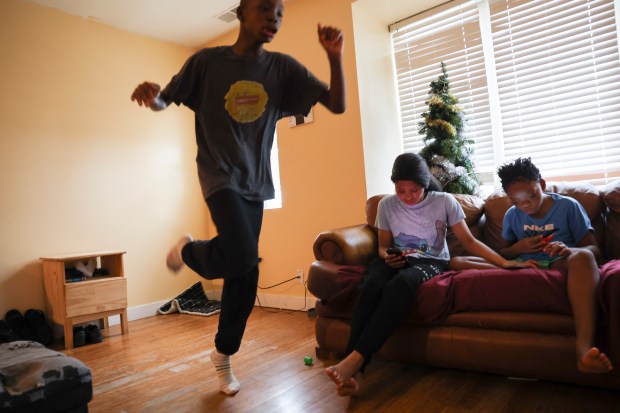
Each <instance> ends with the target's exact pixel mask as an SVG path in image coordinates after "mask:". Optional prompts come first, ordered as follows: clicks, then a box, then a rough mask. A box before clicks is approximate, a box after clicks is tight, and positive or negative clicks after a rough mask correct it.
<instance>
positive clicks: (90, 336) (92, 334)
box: [84, 324, 103, 344]
mask: <svg viewBox="0 0 620 413" xmlns="http://www.w3.org/2000/svg"><path fill="white" fill-rule="evenodd" d="M84 331H85V332H86V342H87V343H88V344H94V343H101V342H102V341H103V334H101V330H100V329H99V326H97V325H95V324H89V325H87V326H86V327H85V328H84Z"/></svg>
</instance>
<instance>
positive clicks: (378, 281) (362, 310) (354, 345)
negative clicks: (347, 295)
mask: <svg viewBox="0 0 620 413" xmlns="http://www.w3.org/2000/svg"><path fill="white" fill-rule="evenodd" d="M447 269H448V263H447V262H443V261H438V260H420V261H416V262H415V263H413V264H412V265H409V266H407V267H405V268H399V269H394V268H391V267H390V266H388V265H387V264H386V263H385V261H384V260H383V259H381V258H377V259H376V260H374V261H373V262H371V263H370V265H369V266H368V269H367V270H366V272H365V273H364V279H363V280H362V283H361V286H360V291H359V296H358V298H357V303H356V306H355V311H354V313H353V319H352V321H351V334H350V336H349V344H348V346H347V352H348V353H351V352H352V351H354V350H355V351H357V352H358V353H360V354H361V355H362V356H363V357H364V365H363V366H362V368H361V369H360V371H364V369H365V368H366V366H367V365H368V363H369V362H370V359H371V357H372V355H373V354H375V353H376V352H377V351H379V350H380V349H381V346H383V344H384V343H385V342H386V341H387V339H388V338H389V337H390V335H391V334H392V332H394V330H395V329H396V327H397V326H398V325H399V324H400V323H401V322H402V320H403V319H404V318H405V316H406V315H407V313H408V312H409V311H410V309H411V304H412V302H413V299H414V297H415V294H416V292H417V291H418V288H419V287H420V285H422V283H423V282H425V281H428V280H430V279H431V278H433V277H434V276H436V275H437V274H439V273H441V272H443V271H446V270H447Z"/></svg>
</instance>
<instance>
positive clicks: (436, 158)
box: [418, 62, 481, 195]
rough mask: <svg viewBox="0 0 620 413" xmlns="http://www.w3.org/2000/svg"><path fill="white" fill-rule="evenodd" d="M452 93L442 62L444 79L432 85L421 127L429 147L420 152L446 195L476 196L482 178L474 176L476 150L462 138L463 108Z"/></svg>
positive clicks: (421, 132) (470, 142) (442, 76)
mask: <svg viewBox="0 0 620 413" xmlns="http://www.w3.org/2000/svg"><path fill="white" fill-rule="evenodd" d="M458 103H459V101H458V99H457V98H456V96H454V95H453V94H452V93H450V82H449V80H448V72H447V71H446V65H445V64H444V63H443V62H441V75H440V76H439V78H438V79H437V80H434V81H432V82H431V90H430V92H429V99H428V100H427V101H426V104H427V105H428V112H424V113H423V114H422V117H423V118H424V121H422V122H420V123H419V126H420V128H419V129H418V131H419V133H420V134H421V135H425V137H424V143H425V144H426V146H425V147H424V148H423V149H422V150H421V151H420V156H422V157H423V158H424V159H425V160H426V162H427V164H428V166H429V168H430V170H431V172H432V174H433V176H435V178H437V179H438V180H439V182H440V183H441V185H442V186H443V189H444V191H446V192H450V193H453V194H470V195H472V194H477V193H478V190H479V188H480V184H481V181H480V178H478V176H477V175H476V173H475V172H474V165H473V162H472V160H471V158H470V156H471V154H472V153H473V149H471V148H470V147H468V146H467V145H471V144H473V141H472V140H471V139H467V138H465V137H464V136H463V124H464V123H465V119H464V116H463V108H462V107H461V106H459V104H458Z"/></svg>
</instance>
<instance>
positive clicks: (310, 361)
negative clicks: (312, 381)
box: [304, 357, 314, 366]
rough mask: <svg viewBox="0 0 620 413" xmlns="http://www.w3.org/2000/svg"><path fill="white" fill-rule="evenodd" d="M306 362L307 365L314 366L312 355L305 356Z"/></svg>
mask: <svg viewBox="0 0 620 413" xmlns="http://www.w3.org/2000/svg"><path fill="white" fill-rule="evenodd" d="M304 364H305V365H306V366H312V364H314V360H312V357H304Z"/></svg>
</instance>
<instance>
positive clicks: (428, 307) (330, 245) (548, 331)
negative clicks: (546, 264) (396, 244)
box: [308, 181, 620, 389]
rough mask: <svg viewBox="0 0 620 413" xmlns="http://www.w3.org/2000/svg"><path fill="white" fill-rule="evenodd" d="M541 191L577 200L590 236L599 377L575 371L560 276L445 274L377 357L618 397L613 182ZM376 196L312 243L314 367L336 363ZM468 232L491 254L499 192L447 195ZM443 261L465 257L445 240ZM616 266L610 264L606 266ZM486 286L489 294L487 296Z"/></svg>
mask: <svg viewBox="0 0 620 413" xmlns="http://www.w3.org/2000/svg"><path fill="white" fill-rule="evenodd" d="M547 190H548V191H552V192H557V193H560V194H563V195H567V196H570V197H573V198H575V199H577V200H578V201H579V202H580V203H581V205H583V207H584V208H585V210H586V212H587V214H588V216H589V217H590V220H591V221H592V224H593V226H594V228H595V235H596V237H597V240H598V242H599V244H600V247H601V252H602V254H603V259H604V261H603V262H601V270H602V281H601V284H600V288H599V290H600V291H599V296H598V299H599V320H598V322H597V331H598V333H597V340H596V344H597V346H599V347H601V349H602V350H604V351H605V352H606V353H607V354H608V355H609V356H610V358H611V359H612V362H613V363H614V366H615V370H614V371H613V372H611V373H609V374H604V375H592V374H583V373H581V372H579V371H578V370H577V368H576V356H575V332H574V324H573V318H572V315H571V312H570V305H569V304H568V299H567V297H566V294H565V282H566V274H563V273H561V272H559V271H551V270H548V271H543V270H531V269H527V270H503V269H501V270H500V269H498V270H486V271H477V270H466V271H449V272H447V273H443V274H440V275H439V276H437V277H435V279H433V280H431V281H429V282H427V283H425V284H423V285H422V287H421V288H420V290H419V294H418V299H417V301H416V302H415V303H414V305H413V306H412V310H411V312H410V314H409V315H408V317H407V318H406V319H405V321H404V322H403V323H402V325H401V326H400V327H399V328H398V329H397V330H396V331H395V332H394V334H393V335H392V336H391V338H390V339H389V340H388V341H387V342H386V344H385V345H384V346H383V348H382V349H381V351H380V352H379V354H378V355H377V356H378V357H381V358H384V359H387V360H392V361H398V362H411V363H419V364H426V365H432V366H437V367H445V368H457V369H465V370H472V371H478V372H486V373H496V374H500V375H504V376H509V377H520V378H534V379H541V380H551V381H559V382H567V383H576V384H584V385H590V386H598V387H605V388H612V389H620V181H616V182H613V183H611V184H609V185H607V186H606V187H605V188H604V189H602V190H599V189H597V188H596V187H594V186H592V185H587V184H571V183H549V184H548V186H547ZM381 198H382V196H375V197H372V198H370V199H369V200H368V202H367V204H366V215H367V223H366V224H360V225H356V226H351V227H346V228H338V229H334V230H332V231H327V232H323V233H321V234H319V236H318V237H317V239H316V240H315V242H314V246H313V249H314V255H315V257H316V259H317V261H316V262H314V263H313V264H312V265H311V267H310V270H309V272H308V289H309V290H310V292H311V293H312V294H313V295H314V296H316V297H317V298H318V300H317V303H316V312H317V320H316V339H317V344H318V346H317V349H316V350H317V356H318V357H319V358H328V357H329V358H331V357H336V358H338V357H342V356H344V353H345V351H346V344H347V339H348V335H349V329H350V319H351V314H352V310H353V306H354V303H355V299H356V294H357V286H358V284H359V282H360V280H361V277H362V273H363V270H364V268H365V266H366V265H367V264H368V263H369V262H370V261H371V260H372V259H374V258H375V257H376V256H377V237H376V233H375V230H374V222H375V217H376V208H377V203H378V201H379V200H380V199H381ZM456 198H457V200H458V201H459V203H460V204H461V205H462V206H463V209H464V211H465V214H466V218H465V219H466V222H467V224H468V226H469V228H470V230H471V232H472V233H473V234H474V236H476V237H477V238H478V239H480V240H481V241H483V242H485V243H486V244H487V245H489V246H490V247H491V248H495V249H497V246H498V240H499V239H500V237H501V235H500V232H501V224H502V219H503V216H504V213H505V212H506V210H507V209H508V208H509V207H510V206H511V203H510V200H509V199H508V198H507V197H506V195H505V194H504V193H503V192H502V191H499V192H496V193H494V194H492V195H491V196H490V197H489V198H487V199H486V200H482V199H480V198H477V197H475V196H468V195H456ZM448 245H449V247H450V251H451V254H452V256H456V255H464V254H466V252H465V251H464V250H463V248H462V247H461V246H460V245H459V244H458V241H456V239H455V237H454V235H453V234H449V235H448ZM616 260H617V261H616ZM489 286H492V288H491V287H489Z"/></svg>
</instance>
